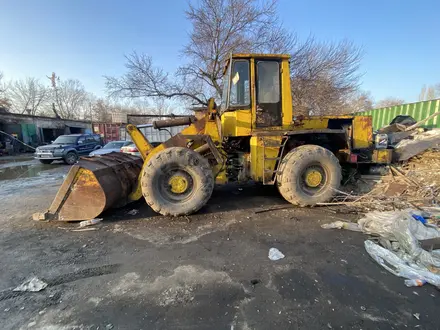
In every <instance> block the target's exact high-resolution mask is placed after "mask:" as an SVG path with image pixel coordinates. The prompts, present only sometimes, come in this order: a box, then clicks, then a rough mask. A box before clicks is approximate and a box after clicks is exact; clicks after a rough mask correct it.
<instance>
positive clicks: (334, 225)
mask: <svg viewBox="0 0 440 330" xmlns="http://www.w3.org/2000/svg"><path fill="white" fill-rule="evenodd" d="M321 228H324V229H347V230H351V231H362V229H361V228H359V225H358V224H357V223H353V222H345V221H335V222H331V223H325V224H323V225H321Z"/></svg>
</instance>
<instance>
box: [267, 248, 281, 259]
mask: <svg viewBox="0 0 440 330" xmlns="http://www.w3.org/2000/svg"><path fill="white" fill-rule="evenodd" d="M283 258H284V254H282V253H281V251H280V250H278V249H276V248H270V249H269V259H270V260H272V261H277V260H280V259H283Z"/></svg>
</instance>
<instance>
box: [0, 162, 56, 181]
mask: <svg viewBox="0 0 440 330" xmlns="http://www.w3.org/2000/svg"><path fill="white" fill-rule="evenodd" d="M53 169H54V166H53V165H44V164H31V165H19V166H10V167H5V168H0V180H16V179H21V178H33V177H37V176H40V174H41V172H44V171H48V170H53Z"/></svg>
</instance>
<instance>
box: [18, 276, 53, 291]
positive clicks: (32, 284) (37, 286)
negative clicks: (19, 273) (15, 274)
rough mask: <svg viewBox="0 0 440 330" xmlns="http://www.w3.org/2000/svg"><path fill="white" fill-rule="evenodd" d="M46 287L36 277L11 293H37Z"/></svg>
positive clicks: (45, 284)
mask: <svg viewBox="0 0 440 330" xmlns="http://www.w3.org/2000/svg"><path fill="white" fill-rule="evenodd" d="M46 287H47V283H45V282H43V281H42V280H40V279H39V278H37V277H32V278H31V279H29V280H27V281H26V282H24V283H23V284H21V285H19V286H17V287H16V288H15V289H13V290H12V291H28V292H38V291H41V290H43V289H45V288H46Z"/></svg>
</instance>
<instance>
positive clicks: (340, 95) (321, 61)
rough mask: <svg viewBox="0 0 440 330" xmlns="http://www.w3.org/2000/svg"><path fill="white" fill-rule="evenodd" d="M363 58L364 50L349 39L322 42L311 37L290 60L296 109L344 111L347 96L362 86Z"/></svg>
mask: <svg viewBox="0 0 440 330" xmlns="http://www.w3.org/2000/svg"><path fill="white" fill-rule="evenodd" d="M361 58H362V51H361V50H360V49H359V48H358V47H356V46H355V45H354V44H353V43H351V42H349V41H346V40H344V41H341V42H339V43H336V44H320V43H318V42H316V41H315V40H314V39H313V38H309V39H308V40H307V41H306V42H305V43H304V44H302V46H301V47H300V48H299V49H298V50H297V51H296V52H295V53H294V54H293V56H292V60H291V64H290V68H291V85H292V101H293V106H294V109H295V113H301V114H305V115H323V114H338V113H343V112H344V109H345V106H344V105H345V104H346V103H347V99H349V98H350V97H352V95H353V93H355V92H356V91H357V90H358V88H359V79H360V77H361V74H359V65H360V60H361Z"/></svg>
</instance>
